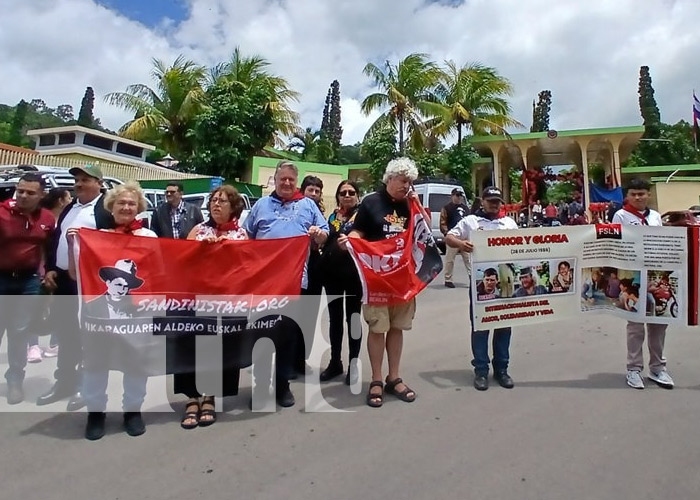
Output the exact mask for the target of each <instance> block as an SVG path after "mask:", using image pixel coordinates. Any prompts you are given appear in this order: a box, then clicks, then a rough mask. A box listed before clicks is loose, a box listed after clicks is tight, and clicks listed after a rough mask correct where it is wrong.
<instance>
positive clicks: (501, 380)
mask: <svg viewBox="0 0 700 500" xmlns="http://www.w3.org/2000/svg"><path fill="white" fill-rule="evenodd" d="M493 378H494V379H495V380H496V382H498V384H499V385H500V386H501V387H505V388H506V389H512V388H513V387H514V386H515V384H514V383H513V379H512V378H511V376H510V375H508V372H507V371H505V370H503V371H500V372H495V373H494V374H493Z"/></svg>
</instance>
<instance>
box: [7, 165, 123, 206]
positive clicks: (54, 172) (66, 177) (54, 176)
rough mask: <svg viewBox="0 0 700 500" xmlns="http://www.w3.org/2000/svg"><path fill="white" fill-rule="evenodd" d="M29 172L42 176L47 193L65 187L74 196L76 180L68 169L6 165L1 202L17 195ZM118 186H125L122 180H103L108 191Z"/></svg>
mask: <svg viewBox="0 0 700 500" xmlns="http://www.w3.org/2000/svg"><path fill="white" fill-rule="evenodd" d="M27 172H35V173H38V174H41V176H42V177H43V178H44V182H46V189H47V191H48V190H49V189H52V188H56V187H64V188H66V189H68V190H69V191H70V192H71V195H74V192H73V185H74V184H75V179H74V178H73V176H72V175H70V174H69V173H68V169H66V168H59V167H47V166H43V165H23V166H21V167H20V165H5V166H2V167H0V201H4V200H7V199H9V198H12V197H13V196H14V194H15V187H16V186H17V183H18V182H19V178H20V177H22V175H24V174H26V173H27ZM118 184H124V183H123V182H122V181H121V180H119V179H115V178H114V177H105V178H104V180H103V185H104V188H103V190H104V191H106V190H108V189H112V188H113V187H114V186H116V185H118Z"/></svg>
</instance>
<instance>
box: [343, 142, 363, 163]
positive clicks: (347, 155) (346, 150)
mask: <svg viewBox="0 0 700 500" xmlns="http://www.w3.org/2000/svg"><path fill="white" fill-rule="evenodd" d="M336 161H337V162H338V165H355V164H359V163H367V161H368V160H367V158H365V157H364V155H363V154H362V143H361V142H358V143H355V144H341V145H340V147H339V148H338V153H337V157H336Z"/></svg>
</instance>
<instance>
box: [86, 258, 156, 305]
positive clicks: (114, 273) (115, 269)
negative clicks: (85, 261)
mask: <svg viewBox="0 0 700 500" xmlns="http://www.w3.org/2000/svg"><path fill="white" fill-rule="evenodd" d="M99 275H100V279H101V280H102V281H104V283H105V284H106V285H107V290H106V291H105V293H104V294H102V295H100V296H99V297H97V298H96V299H94V300H91V301H90V302H88V303H87V304H86V308H85V316H88V317H92V318H100V319H128V318H133V317H134V316H135V313H136V307H135V306H134V304H133V302H132V301H131V297H130V292H131V290H134V289H136V288H139V287H141V285H143V280H142V279H141V278H139V277H138V276H136V263H135V262H134V261H133V260H129V259H122V260H118V261H117V262H116V263H115V264H114V266H112V267H102V268H100V271H99Z"/></svg>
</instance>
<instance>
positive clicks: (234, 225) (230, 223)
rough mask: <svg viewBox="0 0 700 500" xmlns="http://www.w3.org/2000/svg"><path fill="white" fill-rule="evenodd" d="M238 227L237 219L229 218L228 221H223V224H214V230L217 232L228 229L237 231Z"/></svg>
mask: <svg viewBox="0 0 700 500" xmlns="http://www.w3.org/2000/svg"><path fill="white" fill-rule="evenodd" d="M238 229H239V226H238V219H231V220H230V221H228V222H224V223H223V224H217V225H216V232H217V233H226V232H228V231H238Z"/></svg>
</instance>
